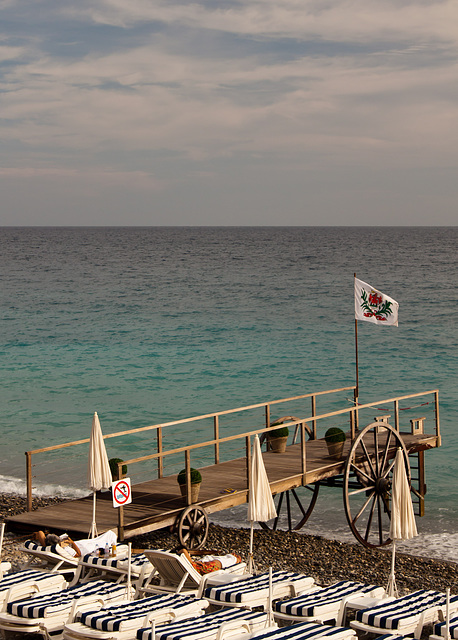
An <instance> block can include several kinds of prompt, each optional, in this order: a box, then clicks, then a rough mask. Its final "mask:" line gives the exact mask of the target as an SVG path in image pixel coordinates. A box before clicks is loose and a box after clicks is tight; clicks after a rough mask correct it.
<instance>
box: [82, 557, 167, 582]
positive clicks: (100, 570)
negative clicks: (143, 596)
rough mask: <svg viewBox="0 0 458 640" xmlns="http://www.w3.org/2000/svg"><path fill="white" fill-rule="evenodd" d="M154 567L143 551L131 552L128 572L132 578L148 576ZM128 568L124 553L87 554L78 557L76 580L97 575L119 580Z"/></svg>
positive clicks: (123, 577) (88, 578) (85, 579)
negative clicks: (100, 555) (101, 555)
mask: <svg viewBox="0 0 458 640" xmlns="http://www.w3.org/2000/svg"><path fill="white" fill-rule="evenodd" d="M153 569H154V567H153V565H152V564H151V562H150V561H149V560H148V558H147V557H146V556H145V555H144V554H143V553H135V554H132V556H131V560H130V572H131V576H132V578H134V579H137V578H139V577H140V576H145V577H146V576H149V575H150V573H151V572H152V571H153ZM128 570H129V560H128V558H127V557H126V554H125V553H124V554H118V555H117V556H115V557H108V558H105V557H99V556H94V555H92V554H87V555H85V556H83V557H82V558H80V560H79V562H78V570H77V573H76V575H75V583H76V582H87V581H88V580H91V579H93V577H94V576H96V575H99V576H102V577H108V578H112V579H116V580H117V581H118V582H121V581H122V580H124V579H125V577H126V576H127V573H128Z"/></svg>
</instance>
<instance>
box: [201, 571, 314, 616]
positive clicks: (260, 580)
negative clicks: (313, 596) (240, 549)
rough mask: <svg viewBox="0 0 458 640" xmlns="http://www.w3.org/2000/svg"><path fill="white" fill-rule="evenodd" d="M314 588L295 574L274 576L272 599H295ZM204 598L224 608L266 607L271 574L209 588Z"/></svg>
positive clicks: (205, 590) (261, 574)
mask: <svg viewBox="0 0 458 640" xmlns="http://www.w3.org/2000/svg"><path fill="white" fill-rule="evenodd" d="M313 586H314V580H313V578H310V577H308V576H304V575H303V574H300V573H294V572H292V571H274V572H273V573H272V599H273V600H275V599H278V598H285V597H287V596H290V597H294V596H297V595H300V594H302V593H304V592H306V591H309V590H311V589H312V588H313ZM201 595H202V597H204V598H206V599H207V600H208V601H209V602H210V603H211V604H214V605H220V606H224V607H244V608H247V609H253V608H254V607H264V608H265V607H267V600H268V597H269V573H260V574H259V575H257V576H249V577H248V578H243V576H242V579H241V580H236V581H233V582H228V583H225V584H216V585H211V584H210V585H208V586H207V587H206V588H205V589H204V591H203V593H202V594H201Z"/></svg>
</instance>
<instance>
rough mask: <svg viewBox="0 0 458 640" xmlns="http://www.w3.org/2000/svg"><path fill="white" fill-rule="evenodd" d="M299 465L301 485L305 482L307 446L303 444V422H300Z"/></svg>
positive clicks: (304, 484)
mask: <svg viewBox="0 0 458 640" xmlns="http://www.w3.org/2000/svg"><path fill="white" fill-rule="evenodd" d="M301 467H302V485H303V486H304V487H305V486H306V484H307V478H306V476H307V447H306V444H305V423H304V422H301Z"/></svg>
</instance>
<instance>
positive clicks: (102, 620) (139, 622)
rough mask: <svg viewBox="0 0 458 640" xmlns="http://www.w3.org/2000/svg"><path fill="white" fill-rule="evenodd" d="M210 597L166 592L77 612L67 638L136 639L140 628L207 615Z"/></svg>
mask: <svg viewBox="0 0 458 640" xmlns="http://www.w3.org/2000/svg"><path fill="white" fill-rule="evenodd" d="M207 607H208V601H207V600H201V599H198V598H195V597H194V596H181V595H179V594H176V593H164V594H157V595H154V596H150V597H149V598H142V599H141V600H135V601H133V602H128V603H124V604H119V605H116V606H110V607H109V608H108V609H106V608H102V609H99V610H98V611H87V612H84V613H80V614H78V615H77V620H78V622H72V623H69V624H67V625H65V627H64V632H63V637H64V639H65V640H127V639H128V638H132V640H134V639H135V635H136V633H137V630H138V629H141V628H142V627H146V626H148V625H151V623H152V621H153V620H154V621H155V622H156V623H157V624H163V623H165V622H169V621H175V620H184V619H186V618H195V617H197V616H200V615H203V613H204V610H205V609H206V608H207Z"/></svg>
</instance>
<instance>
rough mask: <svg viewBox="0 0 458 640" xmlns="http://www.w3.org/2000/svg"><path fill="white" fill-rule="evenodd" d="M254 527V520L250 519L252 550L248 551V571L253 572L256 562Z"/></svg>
mask: <svg viewBox="0 0 458 640" xmlns="http://www.w3.org/2000/svg"><path fill="white" fill-rule="evenodd" d="M253 529H254V522H253V520H250V551H249V553H248V573H253V570H254V562H253Z"/></svg>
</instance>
